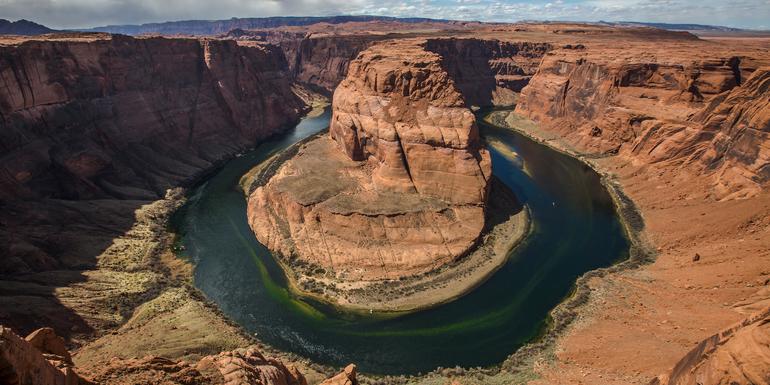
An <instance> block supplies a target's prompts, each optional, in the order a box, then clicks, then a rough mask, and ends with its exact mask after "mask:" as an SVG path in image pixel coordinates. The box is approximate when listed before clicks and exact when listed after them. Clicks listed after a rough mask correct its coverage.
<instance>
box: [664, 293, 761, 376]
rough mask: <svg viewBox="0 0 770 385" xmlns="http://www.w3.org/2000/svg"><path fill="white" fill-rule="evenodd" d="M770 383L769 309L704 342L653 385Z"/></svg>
mask: <svg viewBox="0 0 770 385" xmlns="http://www.w3.org/2000/svg"><path fill="white" fill-rule="evenodd" d="M698 384H731V385H750V384H751V385H766V384H770V308H767V309H765V310H764V311H762V312H760V313H757V314H755V315H753V316H751V317H749V318H747V319H745V320H743V321H742V322H740V323H738V324H736V325H733V326H732V327H729V328H727V329H724V330H722V331H720V332H719V333H717V334H714V335H712V336H711V337H709V338H707V339H705V340H703V341H701V342H700V343H699V344H698V345H697V346H696V347H695V348H694V349H693V350H691V351H690V352H689V353H687V355H685V356H684V357H683V358H682V359H681V360H680V361H679V362H677V364H676V365H675V366H674V368H673V369H672V370H671V372H669V373H667V374H663V375H660V376H659V377H658V378H656V379H654V380H653V381H651V382H650V385H698Z"/></svg>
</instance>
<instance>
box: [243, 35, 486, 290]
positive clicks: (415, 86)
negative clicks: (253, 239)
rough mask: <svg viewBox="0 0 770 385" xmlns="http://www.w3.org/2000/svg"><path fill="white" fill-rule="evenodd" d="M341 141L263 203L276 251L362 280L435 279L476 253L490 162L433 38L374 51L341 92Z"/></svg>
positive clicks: (337, 115) (336, 122) (263, 193)
mask: <svg viewBox="0 0 770 385" xmlns="http://www.w3.org/2000/svg"><path fill="white" fill-rule="evenodd" d="M330 134H331V138H332V139H333V140H334V141H335V142H336V145H335V144H331V143H326V142H323V141H320V142H313V143H311V144H308V145H306V146H304V147H302V148H301V149H300V150H299V154H298V155H297V156H296V157H295V158H294V159H292V160H291V161H289V162H287V163H286V164H285V165H284V166H283V167H282V168H281V169H280V170H279V171H278V173H277V175H276V176H275V177H273V178H272V179H271V181H270V182H269V183H268V184H267V185H265V186H263V187H260V188H258V189H256V190H255V191H254V192H253V193H252V194H251V196H250V198H249V223H250V225H251V227H252V229H254V232H255V233H256V235H257V238H258V239H259V240H260V241H261V242H262V243H264V244H265V245H267V246H268V248H270V249H272V250H276V251H279V252H280V253H281V254H282V255H284V256H286V257H288V256H291V257H296V258H298V259H299V260H300V261H303V262H305V263H309V264H312V265H315V266H320V267H322V268H323V269H324V270H325V271H330V272H332V273H333V274H334V276H335V277H336V278H338V279H341V280H346V281H360V280H377V279H394V278H398V277H405V276H411V275H416V274H420V273H424V272H427V271H431V270H433V269H436V268H438V267H440V266H442V265H444V264H446V263H449V262H451V261H453V260H456V259H457V258H458V257H460V256H462V255H464V254H465V253H467V252H468V251H469V250H470V248H471V247H473V246H474V245H475V244H476V241H477V239H478V237H479V235H480V233H481V231H482V229H483V228H484V207H485V204H486V199H487V193H488V186H489V178H490V177H491V161H490V158H489V153H488V152H487V150H486V149H484V148H483V146H482V144H481V142H480V139H479V136H478V129H477V127H476V123H475V118H474V116H473V113H472V112H471V111H470V109H469V108H468V106H467V105H466V104H465V101H464V99H463V96H462V94H461V93H460V91H459V90H458V89H457V88H456V87H455V83H454V80H453V79H452V77H451V75H450V74H449V73H448V72H447V71H446V70H445V68H444V67H443V66H442V63H441V56H439V55H438V54H436V53H433V52H430V51H428V50H426V49H425V41H424V40H404V41H386V42H381V43H378V44H376V45H374V46H372V47H370V48H369V49H367V50H366V51H364V52H362V53H361V54H360V55H359V56H358V58H357V59H356V60H355V61H353V62H352V63H351V65H350V69H349V71H348V75H347V77H346V78H345V80H344V81H343V82H342V83H341V84H340V85H339V86H338V87H337V89H336V91H335V94H334V101H333V116H332V121H331V126H330ZM326 141H328V139H326ZM321 159H323V162H324V163H323V166H320V165H321V162H322V161H321ZM372 250H376V253H375V254H372Z"/></svg>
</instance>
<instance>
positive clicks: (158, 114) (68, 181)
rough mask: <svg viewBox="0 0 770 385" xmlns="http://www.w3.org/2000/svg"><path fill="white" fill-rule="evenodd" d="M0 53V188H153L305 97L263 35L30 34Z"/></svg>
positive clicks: (288, 116) (228, 148)
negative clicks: (236, 38) (245, 42)
mask: <svg viewBox="0 0 770 385" xmlns="http://www.w3.org/2000/svg"><path fill="white" fill-rule="evenodd" d="M0 63H1V64H0V68H2V72H1V73H0V79H2V81H3V92H2V93H0V114H2V124H3V129H2V130H0V150H2V153H3V156H2V159H0V167H1V169H0V197H3V198H4V199H16V198H21V197H23V198H42V197H56V198H64V199H93V198H118V199H137V198H138V199H148V198H151V199H153V198H157V197H159V196H161V195H162V193H163V191H165V189H167V188H168V187H170V186H173V185H178V184H179V183H182V182H184V181H186V180H189V179H190V178H191V177H192V176H194V175H196V174H197V173H199V172H201V171H203V170H207V169H209V168H210V167H211V166H212V164H214V163H215V162H216V161H218V160H220V159H222V158H224V157H226V156H229V155H231V154H233V153H235V152H237V151H239V150H241V149H243V148H246V147H248V146H251V145H253V144H254V143H255V141H256V140H258V139H261V138H264V137H266V136H268V135H270V134H273V133H275V132H278V131H279V130H280V129H281V128H282V127H284V126H285V125H287V124H290V123H292V122H295V121H296V120H297V119H298V115H299V113H300V112H301V111H302V109H303V108H304V105H303V103H302V101H301V100H299V99H298V98H297V97H296V96H295V95H293V94H292V93H291V88H290V84H289V80H288V78H287V76H286V70H287V63H286V61H285V59H284V58H283V55H282V54H281V52H280V51H279V50H277V49H276V48H275V47H273V46H269V45H265V46H260V45H253V46H240V45H237V44H236V43H235V42H232V41H217V40H201V41H199V40H192V39H176V40H174V39H162V38H153V39H133V38H128V37H120V36H114V37H112V39H104V40H96V41H93V42H55V41H29V42H25V43H22V44H19V45H14V46H6V47H0Z"/></svg>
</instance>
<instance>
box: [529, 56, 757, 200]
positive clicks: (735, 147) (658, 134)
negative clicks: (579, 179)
mask: <svg viewBox="0 0 770 385" xmlns="http://www.w3.org/2000/svg"><path fill="white" fill-rule="evenodd" d="M608 51H611V52H608ZM609 58H611V60H610V59H609ZM768 92H769V91H768V87H767V69H766V68H758V63H757V62H756V61H755V60H752V59H746V58H741V57H738V56H728V55H726V54H725V56H724V57H721V58H720V57H719V55H718V54H714V55H709V56H707V57H703V58H700V57H698V58H692V59H685V58H682V57H678V56H677V57H672V56H667V54H666V53H664V52H654V51H653V52H649V53H647V55H639V54H638V53H637V52H636V51H633V50H629V51H628V52H618V51H617V49H607V48H604V49H598V50H590V49H589V50H588V51H586V50H585V49H574V47H570V48H569V49H566V48H563V49H559V50H556V51H553V52H552V53H551V54H549V55H546V56H545V57H544V59H543V62H542V64H541V65H540V68H539V69H538V71H537V73H536V74H535V76H534V77H533V78H532V81H531V82H530V84H529V86H528V87H526V88H524V90H523V91H522V95H521V98H520V101H519V104H518V105H517V108H516V111H517V112H519V113H521V114H523V115H525V116H527V117H529V118H531V119H534V120H536V121H538V122H540V123H541V124H543V125H544V126H545V127H548V128H549V129H550V130H553V131H555V132H558V133H559V134H560V135H561V136H563V137H565V138H567V139H568V140H569V141H570V142H571V143H574V144H575V145H577V146H578V147H579V148H581V149H583V150H586V151H589V152H592V153H595V154H603V155H607V154H620V155H622V156H627V157H629V158H632V159H633V160H634V161H637V162H642V163H648V164H652V163H657V164H678V165H682V164H685V165H687V166H688V167H692V168H693V169H694V170H697V171H704V172H706V173H709V174H711V175H712V176H713V177H714V180H715V182H714V183H715V185H716V189H715V195H716V196H717V197H718V198H721V199H729V198H735V197H746V196H752V195H755V194H757V193H758V192H759V189H760V186H762V185H765V184H766V183H767V182H768V180H770V177H768V171H767V170H768V168H769V167H770V164H769V163H768V150H767V144H766V143H767V140H768V131H770V124H769V123H768V112H767V111H768V107H767V97H768ZM714 169H718V171H719V172H717V173H714V172H709V170H714Z"/></svg>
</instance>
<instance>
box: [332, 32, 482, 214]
mask: <svg viewBox="0 0 770 385" xmlns="http://www.w3.org/2000/svg"><path fill="white" fill-rule="evenodd" d="M330 133H331V137H332V138H333V139H334V140H336V141H337V143H338V144H339V145H340V147H341V148H342V150H343V151H344V152H345V153H346V154H347V155H348V156H349V157H350V158H351V159H353V160H368V159H370V158H372V159H373V160H374V162H373V163H374V167H375V169H374V171H373V180H374V184H375V185H376V186H377V188H378V189H381V190H387V191H395V192H412V191H415V192H417V193H418V194H421V195H426V196H433V197H437V198H440V199H443V200H445V201H447V202H451V203H454V204H483V202H484V201H485V199H486V194H487V186H488V183H487V181H488V179H489V178H490V176H491V171H492V170H491V169H492V165H491V162H490V158H489V153H488V152H487V151H486V149H484V148H483V147H482V145H481V142H480V140H479V134H478V128H477V127H476V122H475V117H474V116H473V113H472V112H471V111H470V110H469V109H468V107H467V106H466V104H465V101H464V99H463V96H462V94H461V93H460V91H459V90H458V89H457V87H456V86H455V82H454V80H453V79H452V78H451V75H450V74H449V73H447V72H446V70H445V69H444V68H443V67H442V66H441V57H440V56H439V55H437V54H435V53H431V52H428V51H426V50H425V49H424V44H423V43H416V42H410V41H406V42H385V43H382V44H379V45H377V46H374V47H372V48H370V49H369V50H367V51H365V52H363V53H362V54H361V55H360V56H359V57H358V59H357V60H356V61H355V62H354V63H352V64H351V67H350V70H349V72H348V76H347V78H346V79H345V80H344V81H343V82H342V83H341V84H340V85H339V87H337V90H336V91H335V93H334V103H333V115H332V121H331V125H330Z"/></svg>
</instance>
